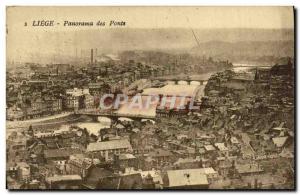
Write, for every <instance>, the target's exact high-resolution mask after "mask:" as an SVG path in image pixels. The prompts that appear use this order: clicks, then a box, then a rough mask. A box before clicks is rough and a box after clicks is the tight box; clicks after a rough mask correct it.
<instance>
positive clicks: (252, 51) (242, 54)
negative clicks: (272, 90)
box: [191, 41, 294, 63]
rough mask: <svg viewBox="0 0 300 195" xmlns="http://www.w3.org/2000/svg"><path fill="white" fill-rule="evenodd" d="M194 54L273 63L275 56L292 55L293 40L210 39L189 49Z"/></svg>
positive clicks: (236, 60)
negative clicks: (236, 40)
mask: <svg viewBox="0 0 300 195" xmlns="http://www.w3.org/2000/svg"><path fill="white" fill-rule="evenodd" d="M191 53H192V54H194V55H200V56H202V55H205V56H212V57H214V58H219V59H228V60H229V61H232V62H258V63H274V62H275V61H276V60H277V58H281V57H285V56H290V57H293V56H294V42H293V41H238V42H224V41H210V42H205V43H200V45H199V46H197V47H194V48H193V49H192V50H191Z"/></svg>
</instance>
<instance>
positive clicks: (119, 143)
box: [87, 139, 131, 152]
mask: <svg viewBox="0 0 300 195" xmlns="http://www.w3.org/2000/svg"><path fill="white" fill-rule="evenodd" d="M123 148H124V149H131V145H130V143H129V141H128V140H127V139H120V140H111V141H103V142H95V143H90V144H89V145H88V146H87V151H88V152H94V151H104V150H115V149H123Z"/></svg>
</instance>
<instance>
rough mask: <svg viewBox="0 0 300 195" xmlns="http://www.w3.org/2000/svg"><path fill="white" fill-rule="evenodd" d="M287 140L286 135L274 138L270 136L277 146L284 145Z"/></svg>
mask: <svg viewBox="0 0 300 195" xmlns="http://www.w3.org/2000/svg"><path fill="white" fill-rule="evenodd" d="M287 140H288V136H285V137H274V138H272V141H273V143H274V144H275V145H276V146H277V147H282V146H284V144H285V143H286V141H287Z"/></svg>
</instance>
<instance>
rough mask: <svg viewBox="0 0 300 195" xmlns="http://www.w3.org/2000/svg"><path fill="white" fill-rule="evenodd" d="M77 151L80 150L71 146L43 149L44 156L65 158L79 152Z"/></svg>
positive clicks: (79, 151)
mask: <svg viewBox="0 0 300 195" xmlns="http://www.w3.org/2000/svg"><path fill="white" fill-rule="evenodd" d="M79 153H82V151H81V150H79V149H73V148H64V149H52V150H45V151H44V156H45V158H65V157H69V156H70V155H72V154H79Z"/></svg>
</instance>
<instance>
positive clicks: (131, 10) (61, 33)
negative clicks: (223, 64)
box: [6, 6, 294, 61]
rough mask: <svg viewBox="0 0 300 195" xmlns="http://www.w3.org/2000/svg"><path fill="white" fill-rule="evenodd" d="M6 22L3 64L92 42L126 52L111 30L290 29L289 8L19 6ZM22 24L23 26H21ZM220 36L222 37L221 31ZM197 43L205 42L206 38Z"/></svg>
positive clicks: (55, 52)
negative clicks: (51, 23)
mask: <svg viewBox="0 0 300 195" xmlns="http://www.w3.org/2000/svg"><path fill="white" fill-rule="evenodd" d="M6 17H7V18H6V20H7V22H6V25H7V59H9V60H16V61H18V60H19V61H22V60H25V61H26V60H30V59H31V58H36V56H37V55H40V56H41V58H43V56H47V55H48V56H51V55H57V54H59V53H62V52H65V53H71V52H73V53H74V45H76V47H78V48H89V47H93V44H94V43H95V42H98V43H99V45H96V46H97V47H100V48H99V50H101V46H102V47H103V48H102V49H105V48H106V47H111V48H112V47H114V46H115V47H116V48H118V47H120V41H121V42H124V43H126V44H125V46H126V47H128V48H130V47H131V45H130V36H124V38H125V37H126V40H121V39H122V37H123V36H122V34H120V35H119V37H118V38H117V41H114V40H115V38H114V37H112V36H111V35H110V34H109V33H106V34H101V33H102V32H104V31H107V30H110V29H113V30H116V29H120V28H122V29H136V28H139V29H160V28H164V29H170V28H183V29H223V28H226V29H234V28H254V29H285V28H293V27H294V19H293V7H230V6H228V7H22V6H21V7H8V8H7V14H6ZM38 20H54V26H51V27H45V26H43V27H41V26H32V23H33V21H38ZM111 20H113V21H124V22H125V23H126V25H125V26H118V27H112V26H109V25H108V23H109V22H110V21H111ZM64 21H70V22H94V24H95V23H97V21H101V22H106V26H104V27H103V26H102V27H100V26H92V27H91V26H85V27H78V26H76V27H75V26H72V27H71V26H63V23H64ZM25 23H27V25H26V26H25ZM57 23H59V25H58V24H57ZM86 30H94V31H93V32H100V34H99V33H98V35H97V37H95V38H94V37H93V36H92V40H91V37H88V36H77V35H76V33H77V32H78V33H79V34H82V33H81V32H82V31H86ZM170 30H172V29H170ZM120 32H123V31H120ZM220 33H222V31H221V30H220ZM74 34H75V35H74ZM102 35H103V36H102ZM89 36H90V34H89ZM101 36H102V37H101ZM147 36H149V35H146V37H147ZM182 36H184V35H182ZM219 37H220V36H219ZM133 38H134V37H133ZM202 39H204V40H205V37H202ZM107 40H109V44H107V43H105V44H102V45H101V41H103V43H104V42H105V41H107ZM135 44H136V43H135ZM141 44H142V43H141ZM180 46H181V45H180ZM186 46H187V47H188V46H190V45H186ZM122 47H124V44H123V46H122ZM163 47H164V48H165V47H167V46H166V45H164V46H163ZM172 47H173V46H172Z"/></svg>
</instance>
